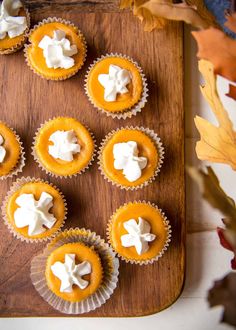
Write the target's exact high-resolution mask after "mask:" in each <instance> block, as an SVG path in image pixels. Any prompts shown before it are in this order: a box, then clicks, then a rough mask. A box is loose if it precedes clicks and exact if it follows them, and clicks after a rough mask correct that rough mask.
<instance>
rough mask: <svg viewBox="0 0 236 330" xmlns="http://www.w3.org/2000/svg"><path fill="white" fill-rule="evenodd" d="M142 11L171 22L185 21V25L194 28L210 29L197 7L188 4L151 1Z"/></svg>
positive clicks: (145, 4) (143, 6) (144, 5)
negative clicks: (144, 10) (145, 10)
mask: <svg viewBox="0 0 236 330" xmlns="http://www.w3.org/2000/svg"><path fill="white" fill-rule="evenodd" d="M139 8H140V9H141V8H143V9H147V10H148V11H149V12H150V13H151V14H152V15H153V16H154V17H164V18H166V19H169V20H175V21H184V22H185V23H188V24H192V25H193V26H194V27H197V28H200V29H206V28H208V27H209V24H208V22H207V21H205V20H204V19H203V18H202V17H201V16H200V15H199V13H198V11H197V9H196V7H195V6H192V5H188V4H187V3H177V4H172V3H165V2H164V1H162V2H159V1H156V0H149V1H147V2H145V3H144V4H143V5H142V6H140V7H139Z"/></svg>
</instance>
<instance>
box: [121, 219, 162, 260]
mask: <svg viewBox="0 0 236 330" xmlns="http://www.w3.org/2000/svg"><path fill="white" fill-rule="evenodd" d="M123 226H124V228H125V230H127V232H128V234H125V235H122V236H121V244H122V246H124V247H131V246H134V247H135V249H136V251H137V253H138V254H139V255H141V254H143V253H145V252H147V251H148V250H149V245H148V242H152V241H154V240H155V239H156V235H154V234H150V231H151V226H150V224H149V222H148V221H146V220H144V219H143V218H140V217H139V218H138V223H137V222H136V220H134V219H130V220H128V221H126V222H124V224H123Z"/></svg>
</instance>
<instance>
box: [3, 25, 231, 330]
mask: <svg viewBox="0 0 236 330" xmlns="http://www.w3.org/2000/svg"><path fill="white" fill-rule="evenodd" d="M195 53H196V45H195V42H194V41H193V39H192V38H191V36H190V29H189V28H188V27H187V28H185V95H186V97H185V112H186V135H185V143H186V163H187V164H189V165H198V164H200V162H199V161H198V160H197V158H196V155H195V151H194V148H195V143H196V141H197V140H198V137H199V136H198V132H197V130H196V128H195V127H194V122H193V118H194V116H195V115H196V114H200V115H202V116H204V117H205V118H208V119H209V120H210V121H211V122H213V123H215V119H214V117H213V115H212V114H211V113H210V111H209V107H208V105H207V104H206V102H205V101H204V100H203V98H202V96H201V95H200V92H199V87H198V85H199V82H200V80H201V79H200V76H199V73H198V70H197V60H196V57H195ZM219 84H220V86H221V89H222V90H223V89H224V87H225V82H224V81H223V80H222V79H221V80H220V79H219ZM224 101H225V106H226V107H227V109H229V110H230V108H233V107H232V104H233V103H232V101H230V100H229V99H228V98H225V100H224ZM234 110H235V104H234ZM230 115H232V119H233V121H234V123H236V111H234V113H233V111H232V109H231V110H230ZM233 116H234V117H233ZM213 168H214V170H215V171H216V173H217V175H218V176H219V178H220V180H221V184H222V187H223V188H224V189H225V190H226V192H227V193H228V194H229V195H230V196H232V197H233V198H235V199H236V190H235V185H233V184H232V182H233V181H232V180H235V179H236V173H233V172H232V170H231V169H230V168H229V167H228V166H226V165H221V164H215V165H213ZM186 179H187V191H186V212H187V218H186V221H187V232H188V234H187V269H186V282H185V288H184V290H183V293H182V295H181V297H180V298H179V299H178V300H177V302H176V303H175V304H173V305H172V306H171V307H169V308H168V309H166V310H164V311H163V312H161V313H158V314H155V315H153V316H148V317H142V318H119V319H118V318H116V319H115V318H107V319H102V318H96V319H93V318H79V317H77V318H69V319H67V318H40V319H39V318H21V319H10V318H9V319H0V329H1V330H15V329H16V328H18V329H23V330H32V329H34V330H54V329H57V330H65V329H71V330H73V329H81V330H94V329H96V330H100V329H101V330H111V329H112V330H118V329H119V330H120V329H129V330H141V329H144V328H147V329H148V328H149V329H151V328H154V327H155V328H156V329H157V328H159V329H161V330H173V329H174V330H190V329H191V330H213V329H214V330H226V329H232V328H231V327H229V326H227V325H225V324H222V323H221V324H220V323H219V320H220V317H221V313H222V308H221V307H217V308H213V309H209V307H208V304H207V301H206V296H207V290H208V289H209V288H210V287H211V286H212V285H213V281H214V280H215V279H218V278H221V277H222V276H223V275H224V274H226V273H227V272H228V271H229V270H230V259H231V257H232V254H231V253H230V252H229V251H226V250H225V249H223V248H222V247H221V246H220V244H219V241H218V237H217V234H216V232H215V228H216V226H217V225H219V224H221V222H220V219H221V215H220V213H218V212H217V211H212V209H211V208H210V207H209V206H208V205H207V203H206V202H203V201H202V199H201V198H200V195H199V192H198V189H197V187H196V186H195V185H194V184H193V183H192V181H191V180H190V179H189V178H188V177H187V178H186ZM234 182H235V181H234Z"/></svg>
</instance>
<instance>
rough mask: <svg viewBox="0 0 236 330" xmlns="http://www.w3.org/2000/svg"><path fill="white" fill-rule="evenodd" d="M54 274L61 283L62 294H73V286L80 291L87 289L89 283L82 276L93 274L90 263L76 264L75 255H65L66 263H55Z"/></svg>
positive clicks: (52, 267) (52, 268) (53, 266)
mask: <svg viewBox="0 0 236 330" xmlns="http://www.w3.org/2000/svg"><path fill="white" fill-rule="evenodd" d="M51 270H52V272H53V274H54V275H55V276H56V277H58V278H59V279H60V281H61V287H60V292H67V293H70V292H72V286H73V284H75V285H77V286H78V287H79V288H80V289H82V290H83V289H85V288H87V286H88V285H89V282H88V281H86V280H84V279H82V276H84V275H88V274H91V271H92V267H91V264H90V262H88V261H84V262H82V263H80V264H78V265H76V264H75V254H65V262H64V263H62V262H60V261H57V262H55V264H53V265H52V266H51Z"/></svg>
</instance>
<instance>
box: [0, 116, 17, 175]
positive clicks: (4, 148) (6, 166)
mask: <svg viewBox="0 0 236 330" xmlns="http://www.w3.org/2000/svg"><path fill="white" fill-rule="evenodd" d="M0 142H1V143H0V148H1V155H2V157H1V161H0V176H4V175H7V174H9V173H10V172H11V171H12V170H14V168H15V167H16V166H17V164H18V162H19V159H20V156H21V147H20V143H19V141H18V139H17V138H16V135H15V133H14V132H13V131H12V130H11V129H10V128H9V127H7V126H6V125H5V124H4V123H3V122H1V121H0Z"/></svg>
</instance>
